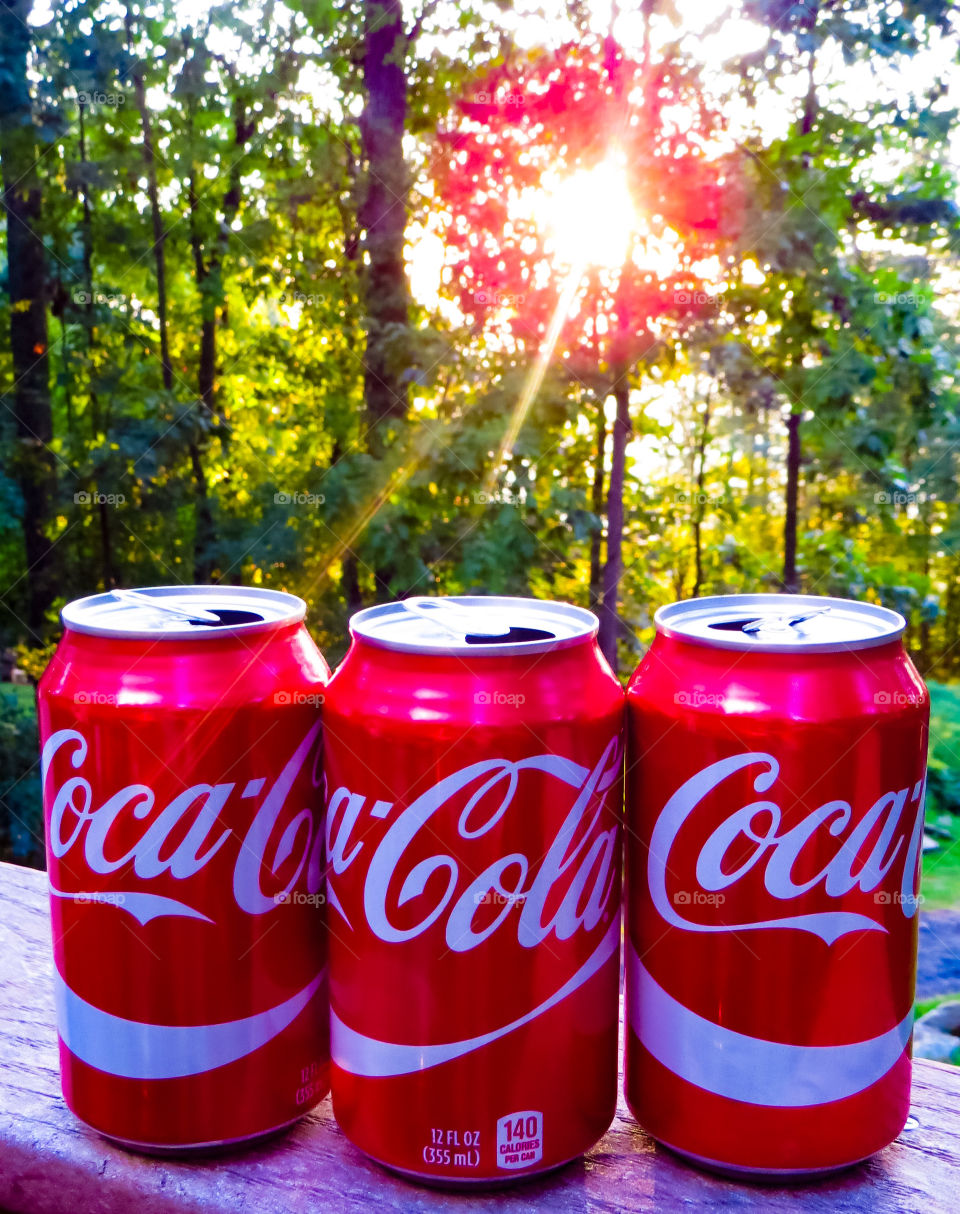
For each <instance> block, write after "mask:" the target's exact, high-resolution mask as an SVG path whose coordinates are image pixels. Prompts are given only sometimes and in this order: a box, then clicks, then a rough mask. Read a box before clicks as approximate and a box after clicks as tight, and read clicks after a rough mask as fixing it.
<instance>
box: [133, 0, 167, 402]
mask: <svg viewBox="0 0 960 1214" xmlns="http://www.w3.org/2000/svg"><path fill="white" fill-rule="evenodd" d="M126 30H127V49H128V50H129V52H130V54H131V55H133V53H134V51H133V15H132V13H131V12H130V8H129V6H128V7H127V11H126ZM131 75H132V77H133V91H134V96H135V97H136V101H137V113H138V114H139V115H140V129H141V131H142V132H143V162H144V165H145V167H146V170H147V198H148V199H149V201H150V223H151V225H152V228H153V264H154V269H155V271H156V276H157V319H158V324H159V327H160V370H161V374H162V375H163V386H164V388H165V389H166V390H167V392H172V391H173V365H172V364H171V362H170V341H169V337H168V334H167V268H166V255H165V252H164V242H165V240H166V233H165V232H164V230H163V218H162V216H161V214H160V201H159V198H158V193H157V161H156V154H155V153H154V149H153V129H152V127H151V125H150V111H149V110H148V109H147V90H146V85H145V83H144V76H143V64H142V63H141V62H140V61H139V60H137V61H136V65H135V67H134V68H133V71H132V73H131Z"/></svg>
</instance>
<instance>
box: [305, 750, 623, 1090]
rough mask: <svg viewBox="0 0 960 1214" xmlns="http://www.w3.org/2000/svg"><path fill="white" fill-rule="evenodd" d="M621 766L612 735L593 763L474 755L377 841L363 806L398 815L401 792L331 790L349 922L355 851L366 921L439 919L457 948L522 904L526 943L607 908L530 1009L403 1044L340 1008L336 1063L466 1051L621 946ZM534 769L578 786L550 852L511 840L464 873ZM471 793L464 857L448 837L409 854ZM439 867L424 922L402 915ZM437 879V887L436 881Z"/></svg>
mask: <svg viewBox="0 0 960 1214" xmlns="http://www.w3.org/2000/svg"><path fill="white" fill-rule="evenodd" d="M620 767H621V747H620V742H619V739H618V738H613V739H611V741H610V742H609V743H608V744H607V745H606V747H605V748H604V750H603V753H602V755H601V756H600V759H599V760H598V762H597V763H596V764H594V766H593V767H592V768H591V767H584V766H583V765H581V764H579V763H575V762H573V761H572V760H571V759H566V758H563V757H562V756H560V755H554V754H540V755H533V756H531V757H530V758H526V759H520V760H518V761H512V760H509V759H499V758H498V759H486V760H483V761H481V762H479V763H471V764H469V765H468V766H466V767H463V768H461V769H460V770H459V771H456V772H453V773H452V774H451V775H449V776H446V777H445V778H444V779H442V780H440V781H439V782H438V783H437V784H435V785H433V787H431V788H429V789H428V790H427V791H426V792H424V793H422V794H421V795H420V796H419V797H417V798H416V799H415V800H414V801H412V802H411V803H410V804H409V805H407V806H406V807H405V808H403V809H402V810H401V811H400V812H399V813H398V814H397V815H396V817H395V818H394V819H393V821H392V822H391V823H390V825H389V827H388V828H387V830H386V831H385V832H384V834H383V835H382V836H381V838H380V839H379V841H378V842H377V844H376V845H375V846H371V844H369V843H368V842H367V841H366V840H364V839H363V838H362V837H358V836H361V835H362V831H361V830H358V822H359V821H360V818H361V815H363V814H364V812H365V811H366V814H367V816H368V817H372V818H381V819H386V818H389V817H390V815H391V813H392V811H393V808H394V805H393V803H392V802H389V801H383V800H372V799H371V798H369V797H366V796H364V795H363V794H362V793H358V792H353V791H351V790H350V789H349V788H346V787H340V788H337V789H336V790H335V791H334V793H333V794H332V796H331V797H330V800H329V803H328V806H327V822H326V834H327V852H328V855H329V865H328V870H327V873H328V885H327V897H328V901H329V903H330V905H331V907H333V908H334V909H335V910H336V911H338V912H339V914H340V915H341V916H342V918H343V919H344V921H345V922H346V923H347V925H348V926H349V927H351V928H352V927H353V924H352V923H351V921H350V919H349V917H348V915H347V912H346V910H345V909H344V906H343V904H342V901H341V899H340V897H339V896H338V894H337V878H338V877H340V876H342V875H343V874H344V873H345V872H347V870H348V869H350V868H351V867H352V866H353V865H354V864H358V863H360V864H363V863H365V864H366V872H365V875H364V878H363V913H364V918H365V920H366V924H367V926H368V927H369V929H370V931H372V932H373V933H374V935H376V936H377V937H379V939H381V940H383V941H384V942H386V943H398V944H399V943H402V942H404V941H407V940H412V939H415V938H416V937H418V936H421V935H422V934H423V933H425V932H427V931H428V930H429V929H430V928H431V927H433V926H434V924H438V925H440V926H441V927H442V931H443V935H444V939H445V941H446V945H447V947H448V948H449V949H451V950H452V951H453V952H457V953H466V952H470V951H471V950H472V949H475V948H478V947H479V946H480V945H482V944H483V943H484V941H485V940H488V939H489V938H490V937H491V936H492V935H493V934H494V932H497V931H500V930H505V929H504V924H505V923H506V921H507V920H508V918H509V917H510V915H511V912H512V911H514V910H515V908H517V907H519V912H518V913H517V914H516V915H515V916H514V919H515V925H516V926H515V930H516V932H517V941H518V943H519V944H520V945H521V946H522V947H523V948H528V949H529V948H535V947H536V946H537V945H540V944H542V943H543V942H544V941H546V940H547V938H548V937H549V936H551V935H553V936H555V937H556V939H557V940H569V939H570V938H571V937H572V936H573V935H574V934H575V933H577V932H580V931H585V932H591V931H593V930H594V929H595V928H597V927H598V926H599V925H601V924H602V923H603V922H604V921H605V920H607V919H609V920H610V922H609V924H608V926H607V930H606V931H605V933H604V935H603V938H602V939H601V941H600V942H599V944H598V945H597V947H596V949H595V950H594V952H593V953H592V954H591V956H590V957H589V959H588V960H587V961H586V962H585V963H584V964H583V965H582V966H581V967H580V969H578V970H577V972H576V973H575V974H574V975H573V976H572V977H570V978H569V979H568V981H566V982H565V983H564V984H563V985H562V986H561V987H559V988H558V989H557V990H556V991H554V992H553V993H552V994H551V995H550V997H549V998H548V999H546V1000H545V1001H544V1002H542V1003H540V1004H539V1005H538V1006H537V1007H535V1008H532V1009H531V1010H530V1011H529V1012H527V1013H526V1014H525V1015H524V1016H522V1017H520V1018H519V1019H517V1020H514V1021H512V1022H511V1023H509V1024H506V1025H501V1026H499V1027H498V1028H495V1029H493V1030H492V1031H491V1032H489V1033H485V1034H483V1036H481V1037H476V1038H471V1039H468V1040H464V1041H456V1042H448V1043H444V1044H442V1045H431V1044H425V1043H416V1044H411V1045H398V1044H394V1043H390V1042H383V1041H377V1040H375V1039H373V1038H370V1037H365V1036H363V1035H361V1034H360V1033H357V1032H355V1031H354V1030H353V1029H351V1028H350V1027H349V1026H347V1025H346V1024H344V1023H343V1021H341V1020H340V1019H339V1017H338V1016H337V1015H336V1013H334V1014H333V1017H332V1030H331V1031H332V1049H333V1057H334V1059H335V1061H336V1062H337V1063H338V1065H339V1066H341V1067H343V1068H344V1069H345V1070H349V1071H352V1072H353V1073H354V1074H360V1075H400V1074H406V1073H409V1072H410V1071H413V1070H419V1069H422V1068H424V1067H429V1066H436V1065H437V1064H439V1063H440V1062H445V1061H448V1060H449V1059H451V1058H456V1057H459V1056H461V1055H463V1054H466V1053H469V1052H470V1051H471V1050H474V1049H477V1048H478V1047H479V1046H481V1045H484V1044H487V1043H488V1042H490V1041H494V1040H496V1039H497V1038H498V1037H502V1036H504V1035H506V1034H507V1033H509V1032H512V1031H513V1030H514V1029H516V1028H518V1027H519V1026H520V1025H521V1024H527V1023H529V1022H530V1021H531V1020H535V1019H536V1018H537V1017H538V1016H541V1015H543V1013H544V1012H545V1011H547V1009H548V1008H550V1007H553V1006H554V1005H555V1004H556V1003H558V1002H559V1001H560V1000H562V999H564V998H566V996H567V995H569V994H570V993H571V992H572V991H574V990H576V989H577V987H579V986H582V985H583V983H584V982H586V981H587V980H588V979H589V978H590V977H592V976H593V974H595V973H596V972H597V971H598V970H599V969H600V968H601V967H602V966H603V965H604V964H605V962H606V961H607V960H608V959H609V958H610V957H612V956H613V954H614V953H615V952H616V950H617V949H618V947H619V942H620V923H619V916H618V915H617V914H616V908H615V907H614V906H613V905H612V903H613V896H614V892H615V889H616V883H617V875H618V854H619V853H618V846H617V845H618V832H619V822H618V821H613V822H611V819H610V816H609V809H607V808H606V807H605V802H606V798H605V796H604V794H605V793H606V792H607V791H608V790H609V789H610V788H611V787H613V786H614V785H616V784H617V782H618V780H619V776H620ZM533 771H535V772H541V773H543V774H545V775H547V776H549V777H551V778H552V779H553V780H555V781H556V782H557V783H558V784H559V785H560V786H565V787H566V788H567V789H572V790H574V793H575V795H574V797H573V802H572V805H571V808H570V810H569V811H568V812H567V814H566V816H565V818H564V820H563V822H562V824H561V826H560V829H559V830H558V831H557V834H556V836H555V838H554V839H553V840H552V841H551V842H550V843H549V846H547V848H546V849H545V852H544V854H543V857H542V859H541V858H540V856H539V855H538V856H533V857H530V856H527V855H524V854H523V853H522V852H519V851H515V852H510V853H508V854H507V855H505V856H501V857H499V858H497V859H495V860H494V861H493V862H492V863H488V864H487V865H486V866H485V867H484V868H483V871H482V872H480V873H479V874H478V875H477V876H476V877H473V878H472V880H470V881H468V882H466V883H463V882H461V879H460V874H461V866H466V863H467V862H468V857H469V855H470V850H471V846H472V845H473V844H474V841H475V840H479V839H482V838H483V836H484V835H486V834H488V832H489V831H491V830H492V829H493V828H494V826H496V825H497V823H498V822H500V821H501V820H502V819H503V818H504V816H505V815H506V814H509V813H510V812H511V809H512V807H513V806H514V804H515V801H516V800H517V790H518V788H519V787H520V785H521V782H522V779H523V775H524V773H525V772H533ZM464 798H466V800H465V803H464V804H463V808H462V809H461V810H460V812H459V814H458V816H457V834H458V837H459V839H460V840H461V842H462V848H463V853H462V859H458V858H457V857H456V856H454V855H452V854H450V852H448V851H446V850H442V849H441V850H438V851H436V852H435V854H433V855H431V856H429V857H427V858H425V859H421V860H419V861H417V862H415V863H414V862H411V860H410V859H409V853H410V851H411V844H413V842H414V840H416V839H418V838H419V837H422V835H421V832H426V835H427V837H435V836H434V831H433V828H432V827H431V825H430V824H431V822H432V820H433V819H435V817H436V816H437V815H438V814H440V813H441V812H442V811H443V810H444V809H449V807H450V806H451V805H452V804H457V805H459V804H460V803H461V801H463V799H464ZM513 812H518V810H517V809H513ZM471 867H472V868H473V869H474V870H475V868H476V866H475V865H474V866H471ZM438 873H440V874H443V875H444V876H445V882H444V885H443V889H442V892H439V893H438V894H437V895H435V896H434V897H433V898H432V899H431V900H430V904H429V905H426V906H424V907H423V910H422V913H421V914H420V915H419V917H418V918H417V920H416V922H414V923H410V924H407V925H406V926H402V927H401V926H399V925H398V922H397V915H396V912H397V911H398V910H399V908H401V907H403V906H405V905H406V904H408V903H409V902H411V901H412V900H413V899H414V898H417V897H420V896H422V895H423V894H424V893H425V892H426V889H427V883H428V881H429V880H430V878H431V877H433V876H434V875H435V874H438ZM398 886H399V888H397V887H398ZM434 887H435V888H436V889H439V886H438V885H437V883H434ZM554 890H556V891H557V893H561V891H562V896H560V897H559V899H557V898H556V897H554V898H553V899H551V893H552V892H553V891H554ZM548 901H549V902H550V904H551V906H554V905H555V906H556V909H555V910H554V911H553V912H552V913H550V914H548V913H547V911H546V907H547V903H548ZM491 904H493V905H496V906H499V908H500V909H499V911H498V912H497V914H496V915H494V916H493V918H492V919H489V921H487V920H488V916H486V915H485V916H484V925H483V926H482V927H480V928H478V927H477V925H476V920H477V917H478V914H479V910H480V908H481V907H489V906H490V905H491Z"/></svg>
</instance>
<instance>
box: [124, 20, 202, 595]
mask: <svg viewBox="0 0 960 1214" xmlns="http://www.w3.org/2000/svg"><path fill="white" fill-rule="evenodd" d="M126 31H127V46H128V49H129V50H130V53H131V55H132V54H133V16H132V14H131V11H130V9H129V7H128V8H127V10H126ZM132 76H133V86H134V95H135V97H136V102H137V112H138V113H139V115H140V127H141V130H142V131H143V160H144V165H145V166H146V170H147V198H148V200H149V202H150V222H151V225H152V228H153V262H154V267H155V269H156V275H157V317H158V325H159V329H160V370H161V374H162V376H163V386H164V389H165V390H166V392H167V393H168V394H169V396H170V399H171V405H173V404H174V403H175V402H174V400H173V364H172V363H171V361H170V342H169V334H168V326H167V270H166V253H165V248H164V244H165V240H166V234H165V232H164V230H163V216H162V213H161V211H160V199H159V192H158V189H157V162H156V154H155V152H154V145H153V129H152V127H151V124H150V111H149V109H148V108H147V93H146V85H145V83H144V74H143V65H142V63H141V62H140V61H139V60H138V61H137V62H136V65H135V67H134V69H133V72H132ZM187 455H188V456H189V459H190V470H191V473H192V475H193V483H194V520H195V525H194V526H195V529H194V540H193V566H194V568H193V576H194V579H195V580H196V581H197V582H206V581H209V580H210V576H211V573H212V567H213V566H212V548H213V541H214V538H215V537H214V528H213V514H212V512H211V510H210V499H209V497H208V495H207V479H206V476H205V475H204V471H203V460H202V458H201V455H200V447H199V444H198V443H197V442H196V441H195V440H194V439H191V440H190V441H189V442H188V443H187Z"/></svg>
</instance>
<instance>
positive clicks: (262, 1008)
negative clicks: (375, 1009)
mask: <svg viewBox="0 0 960 1214" xmlns="http://www.w3.org/2000/svg"><path fill="white" fill-rule="evenodd" d="M304 612H305V605H304V603H303V601H302V600H301V599H298V598H296V597H294V596H293V595H290V594H283V593H280V592H278V591H272V590H255V589H244V588H237V587H232V586H170V587H153V588H149V589H145V590H141V591H116V592H111V593H105V594H98V595H93V596H91V597H89V598H85V599H80V600H78V601H77V602H73V603H70V604H69V605H68V606H67V607H65V608H64V610H63V614H62V620H63V624H64V628H65V631H64V634H63V639H62V640H61V642H60V645H59V647H58V648H57V651H56V653H55V654H54V657H53V659H52V661H51V662H50V664H49V666H48V668H47V670H46V671H45V673H44V675H43V678H42V679H41V682H40V688H39V705H40V734H41V743H42V773H43V800H44V816H45V821H46V832H47V863H48V871H49V880H50V908H51V916H52V921H53V948H54V961H55V983H56V1003H57V1026H58V1031H59V1037H60V1065H61V1074H62V1080H63V1094H64V1098H65V1100H66V1103H67V1105H68V1106H69V1107H70V1108H71V1109H72V1110H73V1112H74V1113H75V1114H76V1115H77V1116H78V1117H79V1118H81V1119H82V1120H83V1121H85V1122H86V1123H87V1124H88V1125H90V1126H92V1127H93V1128H94V1129H96V1130H99V1131H100V1132H101V1133H102V1134H105V1135H107V1136H108V1137H110V1138H113V1139H115V1140H117V1141H119V1142H122V1143H124V1144H125V1145H128V1146H132V1147H136V1148H140V1149H144V1150H150V1151H173V1150H188V1149H195V1148H204V1149H209V1148H212V1147H216V1146H220V1145H225V1144H231V1143H236V1142H239V1141H242V1140H244V1139H250V1138H256V1137H259V1136H261V1135H263V1134H266V1133H269V1132H271V1131H273V1130H276V1129H279V1128H281V1127H282V1126H285V1125H287V1124H289V1123H291V1122H293V1121H295V1120H297V1119H298V1118H299V1117H300V1116H301V1115H302V1114H303V1113H304V1112H306V1111H307V1110H308V1109H310V1108H311V1107H312V1106H313V1105H315V1104H317V1102H318V1101H319V1100H320V1099H321V1098H322V1097H323V1096H324V1095H325V1094H326V1092H327V1090H328V1084H329V1035H328V1021H327V1016H328V1008H327V990H326V952H327V949H326V932H325V928H324V907H323V903H324V900H325V895H324V893H323V830H322V820H321V818H322V776H321V734H320V711H321V704H322V701H323V697H324V692H325V688H326V680H327V677H328V675H329V670H328V668H327V665H326V663H325V662H324V660H323V658H322V657H321V655H320V653H319V652H318V650H317V648H316V646H315V645H314V643H313V642H312V641H311V639H310V637H309V636H308V634H307V632H306V629H305V628H304V625H303V617H304Z"/></svg>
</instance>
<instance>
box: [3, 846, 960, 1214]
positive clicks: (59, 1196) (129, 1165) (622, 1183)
mask: <svg viewBox="0 0 960 1214" xmlns="http://www.w3.org/2000/svg"><path fill="white" fill-rule="evenodd" d="M51 977H52V973H51V956H50V941H49V922H48V917H47V895H46V881H45V877H44V875H43V874H42V873H37V872H32V871H30V870H27V869H20V868H14V867H12V866H10V865H6V864H0V1210H6V1211H12V1212H15V1214H21V1212H22V1214H121V1212H122V1214H200V1212H201V1211H203V1212H208V1214H214V1212H219V1211H223V1212H224V1214H226V1212H228V1211H229V1212H230V1214H301V1212H302V1214H307V1212H308V1211H309V1212H311V1214H312V1212H316V1214H346V1212H348V1211H349V1212H351V1214H352V1212H356V1214H376V1212H378V1211H388V1212H389V1211H399V1210H404V1211H418V1212H419V1211H422V1212H428V1211H434V1210H437V1211H439V1210H443V1211H453V1210H456V1211H458V1212H463V1214H467V1212H470V1211H481V1210H482V1211H487V1212H489V1214H494V1212H497V1214H499V1212H501V1211H535V1210H552V1211H558V1212H560V1214H573V1212H574V1211H576V1212H577V1214H585V1212H586V1211H598V1212H599V1211H610V1212H614V1211H620V1210H623V1211H641V1210H642V1211H663V1212H664V1214H670V1212H672V1211H681V1210H682V1211H685V1212H686V1214H696V1212H699V1211H710V1212H711V1214H712V1212H713V1211H723V1210H737V1211H750V1210H756V1211H758V1212H760V1211H762V1212H763V1214H768V1212H777V1211H791V1214H801V1212H804V1211H810V1212H813V1211H817V1212H821V1211H822V1212H824V1214H826V1212H828V1211H829V1212H830V1214H833V1212H835V1211H841V1212H842V1211H854V1210H855V1211H859V1212H862V1214H893V1212H894V1211H896V1212H897V1214H900V1212H904V1214H913V1212H916V1214H939V1212H940V1211H943V1212H944V1214H945V1212H946V1211H957V1210H960V1070H954V1069H953V1068H950V1067H945V1066H939V1065H938V1064H936V1063H933V1062H918V1063H917V1064H916V1066H915V1070H914V1090H913V1114H912V1116H911V1119H910V1123H909V1124H908V1128H907V1129H906V1130H904V1132H903V1134H902V1135H901V1136H900V1138H899V1139H898V1140H897V1142H896V1143H894V1145H893V1146H891V1147H889V1148H888V1149H887V1150H886V1151H883V1152H881V1154H880V1155H878V1156H877V1157H876V1158H874V1159H873V1160H871V1161H870V1162H869V1163H867V1164H863V1165H861V1166H860V1167H858V1168H854V1169H852V1170H851V1171H849V1172H846V1173H844V1174H842V1175H840V1176H835V1177H832V1178H830V1179H827V1180H821V1181H818V1182H813V1183H810V1184H807V1185H802V1186H798V1187H794V1188H771V1187H768V1186H760V1185H750V1184H744V1185H739V1184H732V1183H728V1182H727V1181H724V1180H721V1179H718V1178H715V1177H713V1176H709V1175H707V1174H705V1173H702V1172H699V1171H697V1170H695V1169H693V1168H690V1167H687V1166H686V1165H685V1164H683V1163H681V1162H680V1161H679V1160H677V1159H675V1158H674V1157H672V1156H671V1155H670V1153H669V1152H668V1151H665V1150H663V1149H661V1148H660V1147H658V1146H657V1145H656V1144H655V1143H654V1142H652V1141H651V1140H650V1139H649V1138H648V1137H647V1136H646V1135H645V1134H644V1133H643V1132H642V1131H641V1130H640V1129H639V1128H638V1127H637V1125H636V1124H635V1122H634V1121H633V1119H632V1118H631V1117H630V1114H629V1113H628V1112H627V1110H626V1108H625V1107H624V1106H623V1105H622V1104H621V1106H620V1108H619V1109H618V1111H617V1117H616V1120H615V1121H614V1123H613V1126H612V1127H611V1129H610V1131H609V1133H607V1135H606V1136H605V1137H604V1139H603V1141H602V1142H601V1143H600V1144H599V1145H598V1146H597V1147H595V1148H594V1149H593V1150H592V1151H591V1152H590V1153H589V1154H588V1155H587V1156H586V1158H585V1159H583V1160H581V1161H578V1162H577V1163H574V1164H570V1165H568V1166H567V1167H566V1168H563V1169H562V1170H560V1171H558V1172H556V1173H554V1174H553V1175H551V1176H549V1177H547V1178H546V1179H543V1180H539V1181H531V1182H527V1183H525V1184H521V1185H518V1186H516V1187H514V1188H511V1189H501V1190H496V1191H488V1192H486V1193H479V1192H477V1193H470V1194H450V1193H445V1192H440V1191H437V1190H431V1189H423V1188H418V1187H415V1186H413V1185H410V1184H406V1183H405V1182H404V1181H402V1180H398V1179H396V1178H395V1177H393V1176H391V1175H389V1174H388V1173H387V1172H384V1171H383V1170H381V1169H380V1168H378V1167H377V1166H376V1165H375V1164H372V1163H370V1162H369V1161H368V1160H366V1159H365V1158H364V1157H363V1156H362V1155H361V1154H360V1153H359V1152H358V1151H356V1150H355V1149H354V1148H353V1147H352V1146H351V1145H350V1143H348V1142H347V1141H346V1139H345V1138H344V1137H343V1135H342V1134H341V1133H340V1132H339V1130H338V1129H337V1126H336V1124H335V1122H334V1120H333V1116H332V1114H331V1111H330V1103H329V1101H325V1102H324V1103H323V1105H321V1107H320V1109H319V1111H318V1112H316V1113H313V1114H311V1115H310V1116H309V1117H307V1118H306V1119H305V1120H304V1121H303V1122H301V1123H300V1124H299V1125H298V1126H297V1127H295V1128H294V1129H293V1130H292V1131H290V1132H288V1133H286V1134H284V1135H282V1136H280V1137H277V1138H274V1139H272V1140H270V1141H267V1142H264V1143H261V1144H260V1145H259V1146H257V1147H255V1148H254V1149H252V1150H246V1151H243V1152H242V1153H241V1152H238V1153H236V1154H232V1155H228V1156H221V1157H220V1158H217V1159H212V1160H207V1161H203V1162H191V1163H184V1162H180V1161H170V1160H166V1159H163V1160H161V1159H148V1158H145V1157H142V1156H137V1155H133V1154H129V1153H127V1152H126V1151H123V1150H121V1149H119V1148H117V1147H114V1146H112V1145H111V1144H110V1143H109V1142H107V1141H106V1140H105V1139H103V1138H101V1137H100V1136H99V1135H98V1134H95V1133H94V1132H93V1131H91V1130H88V1129H86V1128H85V1127H84V1126H83V1125H81V1124H80V1123H79V1122H78V1121H77V1120H76V1119H75V1118H74V1117H73V1116H72V1115H71V1114H70V1113H69V1112H68V1110H67V1109H66V1107H65V1106H64V1103H63V1099H62V1097H61V1095H60V1079H59V1074H58V1070H57V1044H56V1032H55V1030H54V1014H53V999H52V983H51Z"/></svg>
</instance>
